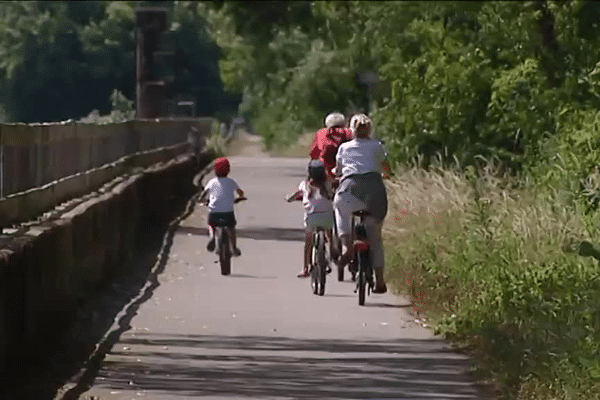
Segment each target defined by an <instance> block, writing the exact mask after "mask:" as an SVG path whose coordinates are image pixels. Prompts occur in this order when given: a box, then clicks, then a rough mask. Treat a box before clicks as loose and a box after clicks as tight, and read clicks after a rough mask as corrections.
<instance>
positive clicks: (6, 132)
mask: <svg viewBox="0 0 600 400" xmlns="http://www.w3.org/2000/svg"><path fill="white" fill-rule="evenodd" d="M213 123H214V120H213V119H212V118H185V119H183V118H181V119H180V118H178V119H170V118H169V119H137V120H130V121H125V122H119V123H112V124H85V123H77V122H72V121H65V122H56V123H35V124H24V123H13V124H0V145H7V146H27V145H36V144H53V143H60V142H64V141H65V140H69V139H76V138H80V139H92V138H100V137H110V136H114V135H119V134H122V133H123V134H124V133H125V132H129V131H131V130H133V131H137V132H138V133H139V134H141V135H144V134H153V133H156V132H161V133H163V132H165V133H168V132H169V131H173V132H181V131H182V130H188V129H189V127H190V126H194V127H196V129H198V131H199V133H200V134H201V135H210V134H211V130H212V126H213Z"/></svg>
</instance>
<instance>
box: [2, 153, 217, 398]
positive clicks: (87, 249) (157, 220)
mask: <svg viewBox="0 0 600 400" xmlns="http://www.w3.org/2000/svg"><path fill="white" fill-rule="evenodd" d="M211 159H212V156H211V155H210V154H208V153H202V156H201V162H200V165H198V163H196V162H195V160H194V159H193V157H192V156H191V155H190V154H189V153H187V154H184V155H182V156H179V157H177V158H176V159H172V160H170V161H168V162H163V163H159V164H155V165H154V166H152V167H150V168H148V169H146V170H145V171H143V172H139V173H136V174H134V175H131V176H129V177H127V178H119V179H116V180H114V181H111V182H110V183H108V184H106V185H104V186H103V187H102V189H101V190H99V191H98V193H96V194H95V195H91V196H88V197H87V198H85V199H78V200H74V201H72V202H71V203H70V204H69V205H68V206H67V207H65V208H64V212H56V213H55V214H53V215H52V216H51V217H48V218H45V219H41V220H39V221H37V222H36V223H34V224H29V225H27V226H23V227H21V228H19V229H18V230H17V231H16V232H14V233H13V234H10V235H6V234H5V235H0V363H1V364H0V368H1V370H0V373H1V374H2V376H5V377H7V376H14V377H16V378H17V381H18V378H20V377H25V376H30V375H31V371H30V369H31V368H33V366H36V365H40V358H43V357H45V356H44V354H45V352H44V351H45V347H47V346H53V345H54V344H56V343H55V342H56V341H60V340H61V338H64V337H65V335H64V331H65V329H68V328H69V326H70V324H72V322H73V320H74V319H76V318H77V315H76V314H77V309H78V305H80V304H81V303H82V302H85V301H86V296H87V294H88V293H89V292H90V291H92V290H96V289H97V288H100V287H102V286H103V285H108V284H110V282H112V281H113V280H114V279H115V278H116V277H118V276H120V275H123V274H127V273H131V271H128V270H127V268H132V267H131V265H133V264H132V263H131V262H130V261H131V259H132V257H134V256H135V254H136V253H139V252H140V251H142V250H143V249H144V246H146V245H147V243H148V241H149V240H150V239H151V238H152V237H155V236H156V235H157V234H160V232H162V231H164V229H165V227H166V226H167V224H168V222H169V221H170V220H172V219H173V217H174V216H175V215H176V214H177V213H179V212H181V210H182V209H183V207H184V206H185V204H186V202H187V200H188V199H189V198H190V197H191V195H192V194H193V193H194V192H195V190H196V187H195V186H194V185H193V182H192V180H193V177H194V176H195V174H196V173H197V172H198V170H199V168H200V167H203V166H206V165H208V164H209V163H210V161H211ZM42 361H43V360H42ZM41 365H43V362H42V363H41ZM17 381H15V384H17ZM36 398H38V397H36ZM39 398H42V397H39Z"/></svg>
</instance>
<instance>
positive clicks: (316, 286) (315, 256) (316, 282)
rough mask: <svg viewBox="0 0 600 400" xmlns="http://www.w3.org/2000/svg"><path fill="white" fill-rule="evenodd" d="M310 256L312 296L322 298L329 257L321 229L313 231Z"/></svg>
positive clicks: (324, 236)
mask: <svg viewBox="0 0 600 400" xmlns="http://www.w3.org/2000/svg"><path fill="white" fill-rule="evenodd" d="M312 235H313V239H312V256H311V268H310V284H311V287H312V290H313V294H318V295H319V296H323V295H324V294H325V281H326V276H327V273H328V271H327V268H328V266H329V257H328V256H327V252H326V248H325V242H326V235H325V230H324V229H323V228H320V227H319V228H315V229H313V234H312Z"/></svg>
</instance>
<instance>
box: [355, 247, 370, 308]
mask: <svg viewBox="0 0 600 400" xmlns="http://www.w3.org/2000/svg"><path fill="white" fill-rule="evenodd" d="M357 257H358V305H359V306H364V305H365V298H366V290H367V268H368V266H367V263H368V262H369V253H368V252H366V251H359V252H358V255H357Z"/></svg>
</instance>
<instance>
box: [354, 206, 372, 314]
mask: <svg viewBox="0 0 600 400" xmlns="http://www.w3.org/2000/svg"><path fill="white" fill-rule="evenodd" d="M367 216H369V212H368V211H366V210H359V211H355V212H353V213H352V253H353V257H352V259H351V261H350V265H349V269H350V271H356V272H353V274H356V275H357V276H356V289H355V290H354V293H356V292H358V305H359V306H364V305H365V298H366V296H367V295H370V294H371V292H372V291H373V288H374V287H375V284H374V282H373V266H372V265H371V260H370V245H369V241H368V238H367V227H366V224H365V217H367ZM356 218H359V221H358V223H356ZM353 280H354V279H353Z"/></svg>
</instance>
